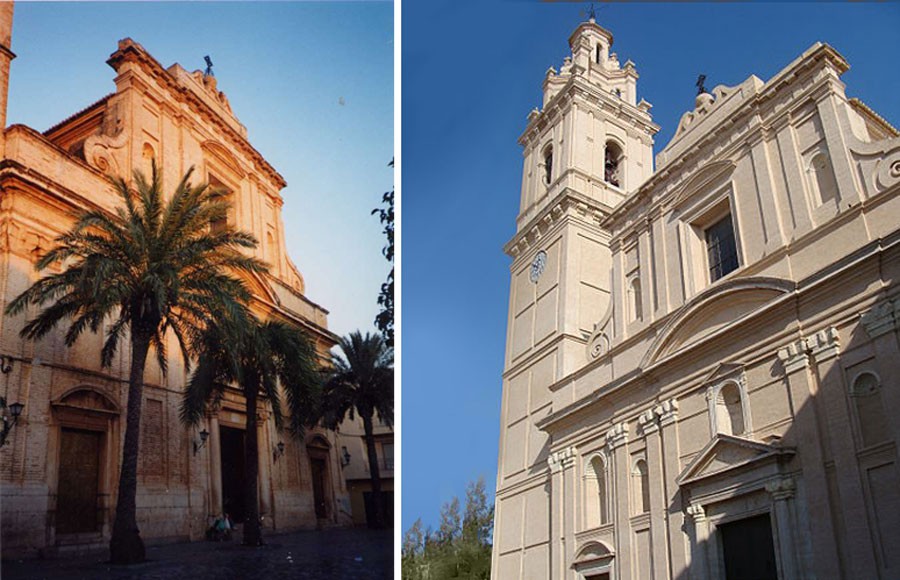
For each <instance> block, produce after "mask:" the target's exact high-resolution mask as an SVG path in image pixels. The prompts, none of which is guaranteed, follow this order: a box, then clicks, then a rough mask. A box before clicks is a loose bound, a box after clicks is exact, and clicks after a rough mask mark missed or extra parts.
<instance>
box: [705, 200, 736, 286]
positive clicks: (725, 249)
mask: <svg viewBox="0 0 900 580" xmlns="http://www.w3.org/2000/svg"><path fill="white" fill-rule="evenodd" d="M706 256H707V262H708V263H709V281H710V282H715V281H716V280H718V279H719V278H721V277H723V276H725V275H727V274H728V273H729V272H732V271H734V270H737V267H738V257H737V245H736V244H735V241H734V226H733V225H732V223H731V214H728V215H726V216H725V217H724V218H722V219H720V220H719V221H717V222H716V223H714V224H713V225H711V226H710V227H709V228H707V229H706Z"/></svg>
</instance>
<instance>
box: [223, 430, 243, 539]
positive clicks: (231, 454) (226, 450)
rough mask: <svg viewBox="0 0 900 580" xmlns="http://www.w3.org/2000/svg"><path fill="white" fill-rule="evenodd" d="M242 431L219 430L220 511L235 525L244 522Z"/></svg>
mask: <svg viewBox="0 0 900 580" xmlns="http://www.w3.org/2000/svg"><path fill="white" fill-rule="evenodd" d="M245 439H246V438H245V436H244V431H243V430H242V429H232V428H231V427H220V428H219V445H220V447H221V453H222V455H221V458H222V510H223V511H224V512H225V513H226V514H228V515H229V516H230V517H231V521H233V522H235V523H238V524H240V523H243V522H244V512H245V509H244V477H245V465H244V445H245V444H246V443H245Z"/></svg>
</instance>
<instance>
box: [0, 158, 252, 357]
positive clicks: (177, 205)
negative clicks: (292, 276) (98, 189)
mask: <svg viewBox="0 0 900 580" xmlns="http://www.w3.org/2000/svg"><path fill="white" fill-rule="evenodd" d="M192 171H193V169H191V170H189V171H188V172H187V173H186V174H185V175H184V177H183V178H182V180H181V182H180V183H179V184H178V187H177V188H176V189H175V193H174V194H173V196H172V198H171V199H170V200H169V202H168V203H166V202H165V200H164V197H163V194H162V184H161V181H160V178H159V174H158V172H157V170H156V163H155V162H154V164H153V173H152V176H151V181H150V182H148V181H147V180H146V178H145V177H144V175H143V174H141V173H140V172H137V171H136V172H135V174H134V183H135V185H136V188H133V187H131V186H130V185H129V184H128V183H126V182H125V181H124V180H123V179H121V178H111V180H112V182H113V185H114V186H115V189H116V192H117V193H118V195H119V197H120V198H121V200H122V205H121V206H119V207H118V208H116V209H115V211H114V212H112V213H107V212H105V211H103V210H99V209H97V210H92V211H87V212H84V213H82V214H81V215H79V216H78V218H77V220H76V222H75V225H74V226H73V227H72V229H71V230H69V231H68V232H66V233H64V234H63V235H61V236H60V237H58V238H57V239H56V246H55V247H54V248H53V249H52V250H50V251H49V252H47V253H46V254H45V255H44V256H43V257H41V259H40V260H38V262H37V264H36V266H35V267H36V269H37V270H39V271H41V270H45V269H47V268H50V267H51V266H53V265H54V264H56V265H59V266H60V267H61V271H60V272H58V273H55V274H48V275H45V276H43V277H42V278H41V279H39V280H38V281H37V282H35V283H34V284H33V285H32V286H31V287H30V288H28V289H27V290H26V291H25V292H23V293H22V294H21V295H19V296H18V297H16V298H15V299H14V300H13V301H12V302H10V303H9V305H8V306H7V307H6V313H7V314H18V313H20V312H23V311H25V310H26V309H27V308H28V306H29V305H41V306H42V305H45V304H49V306H47V307H46V308H44V309H43V310H42V311H41V312H40V313H39V314H38V315H37V316H36V317H35V318H33V319H32V320H30V321H28V322H27V323H26V325H25V327H24V328H23V329H22V333H21V334H22V336H23V337H24V338H29V339H33V340H37V339H39V338H41V337H43V336H45V335H46V334H47V333H49V332H50V331H51V330H52V329H53V328H55V327H56V325H57V324H59V323H60V322H62V321H65V320H68V321H70V325H69V328H68V331H67V332H66V335H65V342H66V346H72V345H74V344H75V341H76V340H77V339H78V337H79V336H80V335H81V334H82V333H83V332H85V331H87V330H89V331H91V332H94V333H96V332H99V331H100V329H101V327H102V326H103V322H104V321H105V320H106V319H107V318H108V317H112V318H113V321H112V324H111V325H110V326H109V329H108V330H107V333H106V340H105V342H104V345H103V348H102V349H101V351H100V357H101V362H102V364H103V366H104V367H109V366H110V365H111V364H112V360H113V357H114V356H115V353H116V352H117V350H118V347H119V343H120V341H121V340H122V339H123V338H124V337H125V336H126V331H128V330H130V331H131V335H132V336H134V335H141V336H142V337H144V338H146V339H147V340H149V342H150V344H151V345H152V346H153V347H154V350H155V351H156V356H157V362H158V363H159V366H160V368H161V369H162V371H163V373H165V372H166V371H167V370H168V365H167V359H166V354H167V353H166V341H165V335H166V332H168V331H172V333H173V334H174V335H175V337H176V338H177V340H178V344H179V346H180V347H181V350H182V355H183V357H184V360H185V363H186V364H188V363H189V361H190V352H191V347H192V343H193V341H195V340H196V339H197V338H198V337H199V334H200V332H201V331H202V329H203V328H204V326H205V322H206V321H207V320H209V319H210V314H211V313H216V312H224V313H230V314H231V315H235V314H237V313H238V312H239V311H241V310H242V309H243V308H244V304H245V303H246V301H247V299H248V298H249V296H250V295H249V292H248V291H247V289H246V287H245V286H244V284H243V282H242V281H241V280H240V279H239V278H237V277H235V276H234V275H233V274H232V272H263V271H265V269H266V266H265V264H264V263H263V262H261V261H259V260H257V259H255V258H252V257H248V256H246V255H244V253H243V252H242V251H241V250H242V249H243V248H255V247H256V239H255V238H254V237H253V236H252V235H250V234H248V233H244V232H237V231H234V230H233V229H230V228H229V229H225V230H223V231H220V232H216V233H211V232H209V228H208V225H209V223H210V222H211V221H216V220H221V219H222V218H224V216H225V215H226V213H227V211H228V207H229V206H228V204H227V203H226V202H224V201H222V199H221V198H219V197H217V196H216V195H215V192H213V191H211V190H210V189H209V187H208V186H207V185H206V184H201V185H198V186H192V185H191V182H190V177H191V173H192Z"/></svg>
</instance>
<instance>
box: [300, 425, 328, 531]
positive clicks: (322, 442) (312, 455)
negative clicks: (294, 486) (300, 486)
mask: <svg viewBox="0 0 900 580" xmlns="http://www.w3.org/2000/svg"><path fill="white" fill-rule="evenodd" d="M330 451H331V446H330V445H329V444H328V441H327V440H326V439H325V438H324V437H322V436H321V435H315V436H314V437H313V438H312V439H310V441H309V443H307V444H306V454H307V456H309V466H310V472H311V473H312V488H313V505H314V507H315V511H316V519H317V520H327V519H330V518H331V515H332V510H331V477H330V474H329V469H328V465H329V453H330Z"/></svg>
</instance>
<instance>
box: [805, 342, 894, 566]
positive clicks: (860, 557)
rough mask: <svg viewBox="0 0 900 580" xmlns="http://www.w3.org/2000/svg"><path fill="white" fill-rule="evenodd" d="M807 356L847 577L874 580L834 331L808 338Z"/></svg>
mask: <svg viewBox="0 0 900 580" xmlns="http://www.w3.org/2000/svg"><path fill="white" fill-rule="evenodd" d="M809 344H810V355H811V357H812V359H813V361H814V363H815V377H816V381H817V383H818V389H819V391H820V392H821V397H822V400H823V403H824V406H825V410H826V413H825V414H826V421H827V424H828V426H829V430H828V431H829V436H830V441H831V449H832V452H833V454H834V468H835V473H836V476H837V487H838V496H839V497H838V498H837V499H838V501H837V502H835V503H836V505H839V506H840V509H841V510H842V512H843V518H842V520H843V522H844V533H845V534H846V536H845V545H846V547H847V550H846V554H847V560H848V561H847V570H846V572H847V575H848V576H849V577H851V578H877V577H878V572H877V570H876V564H875V559H874V546H873V545H872V538H871V534H870V533H869V526H868V522H867V518H865V517H861V514H865V513H867V512H866V506H865V504H864V502H863V489H862V485H861V483H860V481H861V480H860V473H859V462H858V461H857V458H856V453H855V450H854V447H853V438H852V437H850V436H849V435H850V433H852V432H853V431H852V425H851V423H850V416H849V414H848V410H847V394H846V391H847V385H846V384H845V383H844V379H843V372H842V370H841V367H840V365H839V364H837V363H838V357H837V355H838V354H839V353H840V340H839V336H838V332H837V329H835V328H834V327H830V328H827V329H825V330H821V331H819V332H817V333H816V334H815V335H814V336H813V337H811V338H810V339H809Z"/></svg>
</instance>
